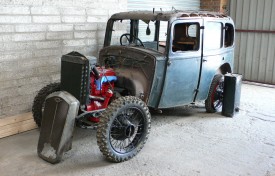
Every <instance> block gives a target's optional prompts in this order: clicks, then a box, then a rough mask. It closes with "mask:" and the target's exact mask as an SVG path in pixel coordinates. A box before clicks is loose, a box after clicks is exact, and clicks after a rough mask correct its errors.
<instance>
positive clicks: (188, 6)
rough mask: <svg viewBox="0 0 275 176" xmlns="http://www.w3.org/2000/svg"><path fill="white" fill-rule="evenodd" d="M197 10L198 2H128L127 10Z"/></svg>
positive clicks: (157, 0) (158, 0)
mask: <svg viewBox="0 0 275 176" xmlns="http://www.w3.org/2000/svg"><path fill="white" fill-rule="evenodd" d="M172 7H174V8H176V9H179V10H199V8H200V0H169V1H168V0H128V10H129V11H130V10H153V8H155V10H157V11H158V10H160V8H162V10H171V9H172Z"/></svg>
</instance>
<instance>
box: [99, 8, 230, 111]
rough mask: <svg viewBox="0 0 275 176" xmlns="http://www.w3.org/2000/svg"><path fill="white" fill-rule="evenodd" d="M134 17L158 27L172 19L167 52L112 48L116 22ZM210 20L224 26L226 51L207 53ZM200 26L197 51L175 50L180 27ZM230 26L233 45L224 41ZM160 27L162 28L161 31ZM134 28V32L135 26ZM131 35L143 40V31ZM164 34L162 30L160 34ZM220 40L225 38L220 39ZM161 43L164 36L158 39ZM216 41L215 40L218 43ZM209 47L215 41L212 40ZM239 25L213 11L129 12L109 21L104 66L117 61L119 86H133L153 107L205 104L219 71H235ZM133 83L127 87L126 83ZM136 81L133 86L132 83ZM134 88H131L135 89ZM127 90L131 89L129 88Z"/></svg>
mask: <svg viewBox="0 0 275 176" xmlns="http://www.w3.org/2000/svg"><path fill="white" fill-rule="evenodd" d="M127 19H131V20H132V21H135V20H143V21H153V22H155V24H156V26H158V24H159V22H160V21H167V24H168V26H167V39H166V43H165V52H164V53H162V52H159V51H158V50H157V49H155V50H153V49H148V48H146V46H145V47H137V46H131V45H129V46H113V45H111V42H110V41H111V37H112V31H113V30H112V28H113V24H114V22H115V21H123V20H127ZM208 22H213V23H220V24H221V30H222V32H221V34H222V38H221V39H222V40H221V47H220V48H217V49H211V50H208V49H206V42H205V40H209V38H206V37H205V36H206V35H208V32H209V31H208V30H207V26H205V24H207V23H208ZM181 23H187V24H188V23H190V24H194V23H196V24H198V25H199V27H198V28H199V31H198V35H199V36H198V38H199V39H198V41H199V42H198V43H197V45H198V49H197V50H195V51H183V52H173V51H172V46H173V35H174V33H173V31H174V28H175V26H176V25H177V24H181ZM226 26H231V29H230V30H233V31H231V34H230V35H232V36H230V37H231V40H232V41H230V42H231V44H230V46H226V44H225V42H224V40H225V39H224V38H225V37H226V36H225V30H226ZM156 28H158V27H156ZM131 29H132V28H131ZM134 30H135V29H134V27H133V30H132V31H131V35H132V34H133V35H136V37H138V32H135V31H134ZM158 34H159V32H158V31H157V30H156V35H158ZM217 37H219V36H217ZM154 42H156V43H158V42H160V41H158V36H155V41H154ZM213 42H214V41H213ZM207 43H209V42H207ZM233 58H234V23H233V21H232V19H231V18H230V17H228V16H225V15H220V14H217V13H209V12H188V11H173V12H149V11H147V12H146V11H138V12H123V13H118V14H114V15H113V16H112V17H111V18H110V19H109V21H108V24H107V28H106V35H105V41H104V48H103V49H102V50H101V51H100V56H99V62H100V63H101V64H103V65H104V64H105V62H106V61H108V62H109V61H111V62H113V66H114V65H118V63H119V67H117V68H115V71H116V73H117V75H118V76H120V75H121V76H120V78H121V79H118V80H122V78H123V80H124V81H119V82H118V83H117V84H116V85H117V86H118V87H125V86H127V89H128V90H131V93H130V94H133V95H135V96H138V97H140V98H141V99H142V100H144V101H145V102H146V103H147V105H148V106H150V107H153V108H168V107H174V106H181V105H185V104H189V103H191V102H194V101H201V100H205V99H206V98H207V95H208V92H209V89H210V85H211V82H212V80H213V78H214V75H215V74H217V73H221V74H225V73H227V72H229V73H231V72H232V68H233V61H234V59H233ZM126 80H127V83H125V81H126ZM128 83H131V84H128ZM129 85H131V86H130V87H129ZM125 88H126V87H125Z"/></svg>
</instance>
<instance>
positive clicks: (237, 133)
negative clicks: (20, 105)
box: [0, 84, 275, 176]
mask: <svg viewBox="0 0 275 176" xmlns="http://www.w3.org/2000/svg"><path fill="white" fill-rule="evenodd" d="M241 102H242V106H241V111H240V113H239V114H238V115H236V116H235V117H234V118H227V117H223V116H221V115H220V114H207V113H205V109H204V108H203V106H202V105H196V106H194V107H182V108H174V109H168V110H165V111H164V112H163V114H153V115H152V116H153V117H152V131H151V134H150V137H149V140H148V141H147V143H146V145H145V147H144V148H143V150H142V151H141V152H140V153H139V154H138V155H137V156H136V157H135V158H133V159H131V160H130V161H126V162H124V163H118V164H115V163H110V162H108V161H106V160H105V159H104V157H103V156H102V154H101V153H100V151H99V149H98V147H97V144H96V136H95V131H93V130H83V129H78V128H77V129H76V130H75V135H74V141H73V149H72V150H71V151H70V152H69V153H67V154H66V155H65V156H64V161H63V162H61V163H59V164H56V165H52V164H49V163H47V162H45V161H43V160H42V159H40V158H39V157H38V156H37V154H36V146H37V142H38V137H39V131H38V130H32V131H29V132H26V133H22V134H19V135H15V136H11V137H7V138H4V139H0V171H1V172H0V175H1V176H6V175H12V176H16V175H20V176H24V175H28V176H30V175H35V176H38V175H66V176H69V175H119V176H121V175H134V176H135V175H146V176H149V175H153V176H156V175H173V176H174V175H186V176H196V175H201V176H204V175H205V176H215V175H216V176H227V175H229V176H231V175H233V176H235V175H236V176H239V175H245V176H246V175H255V176H275V89H274V88H266V87H259V86H254V85H247V84H244V85H243V87H242V99H241Z"/></svg>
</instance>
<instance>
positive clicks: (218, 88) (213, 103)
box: [205, 74, 224, 113]
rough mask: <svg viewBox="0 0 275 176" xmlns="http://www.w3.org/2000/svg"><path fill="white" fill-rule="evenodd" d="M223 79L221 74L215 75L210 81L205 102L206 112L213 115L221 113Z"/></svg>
mask: <svg viewBox="0 0 275 176" xmlns="http://www.w3.org/2000/svg"><path fill="white" fill-rule="evenodd" d="M223 90H224V77H223V75H222V74H217V75H215V76H214V79H213V80H212V83H211V86H210V90H209V93H208V97H207V99H206V100H205V109H206V112H209V113H214V112H217V111H221V109H222V102H223Z"/></svg>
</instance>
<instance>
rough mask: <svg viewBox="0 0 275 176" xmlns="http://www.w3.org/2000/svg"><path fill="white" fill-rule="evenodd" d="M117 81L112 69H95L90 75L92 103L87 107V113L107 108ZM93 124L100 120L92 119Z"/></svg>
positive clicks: (90, 97)
mask: <svg viewBox="0 0 275 176" xmlns="http://www.w3.org/2000/svg"><path fill="white" fill-rule="evenodd" d="M116 80H117V77H116V75H115V72H114V70H113V69H112V68H101V67H93V68H92V71H91V73H90V95H89V99H90V103H89V104H88V105H87V106H86V107H87V111H90V112H91V111H97V110H103V109H105V108H107V106H108V104H109V103H110V99H111V97H112V96H113V90H114V82H115V81H116ZM89 119H90V120H91V121H93V122H98V121H99V118H96V117H90V118H89Z"/></svg>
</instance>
